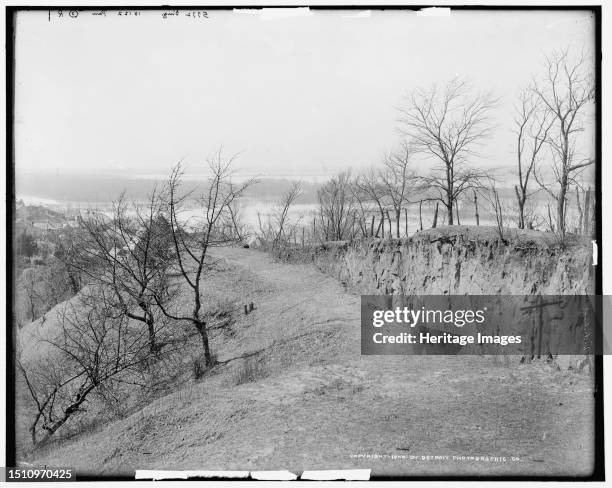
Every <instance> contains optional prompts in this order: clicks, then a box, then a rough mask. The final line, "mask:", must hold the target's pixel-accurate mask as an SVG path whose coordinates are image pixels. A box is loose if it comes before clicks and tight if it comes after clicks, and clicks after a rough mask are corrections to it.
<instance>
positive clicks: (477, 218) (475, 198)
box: [472, 190, 480, 225]
mask: <svg viewBox="0 0 612 488" xmlns="http://www.w3.org/2000/svg"><path fill="white" fill-rule="evenodd" d="M472 191H473V192H474V209H475V212H476V225H480V216H479V215H478V197H477V196H476V190H472Z"/></svg>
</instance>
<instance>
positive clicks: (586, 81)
mask: <svg viewBox="0 0 612 488" xmlns="http://www.w3.org/2000/svg"><path fill="white" fill-rule="evenodd" d="M544 63H545V69H544V76H543V77H542V79H540V80H536V81H534V82H533V85H532V91H533V93H534V94H535V96H536V97H537V98H538V99H539V100H540V101H541V102H542V103H543V104H544V106H545V107H546V108H547V109H548V110H549V111H550V113H551V114H552V115H551V116H552V117H553V119H554V123H553V125H552V127H551V128H550V130H549V131H548V135H547V138H546V143H547V144H548V147H549V148H550V153H551V156H552V165H551V171H552V177H553V179H554V182H555V185H556V188H554V187H553V185H552V184H551V183H550V182H546V181H545V180H544V177H543V175H542V174H541V173H539V172H538V171H536V172H534V176H535V178H536V181H537V182H538V184H539V185H540V187H541V188H542V189H543V190H544V191H546V192H547V193H548V194H549V195H550V196H551V197H552V199H553V201H554V202H555V203H556V207H557V209H556V210H557V215H556V221H557V225H556V229H557V232H559V233H560V234H564V233H565V226H566V208H567V195H568V191H569V188H570V186H571V185H572V184H573V183H574V182H575V178H576V176H577V175H578V174H579V173H580V172H581V171H583V170H584V169H585V168H586V167H587V166H590V165H591V164H593V163H594V162H595V160H594V159H593V158H592V157H591V156H590V155H587V156H586V157H585V156H582V155H581V151H580V149H579V147H578V145H577V142H578V136H579V134H580V133H583V132H584V131H585V130H586V122H585V112H586V110H587V107H588V105H589V104H590V103H591V102H592V101H593V100H594V95H595V87H594V78H593V66H592V64H591V63H592V61H591V60H590V59H589V58H588V57H587V56H586V55H585V54H584V53H583V54H581V55H580V56H579V57H578V58H577V59H572V58H571V57H570V56H569V53H568V51H555V52H553V53H552V54H551V55H549V56H547V57H546V58H545V62H544Z"/></svg>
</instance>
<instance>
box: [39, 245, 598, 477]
mask: <svg viewBox="0 0 612 488" xmlns="http://www.w3.org/2000/svg"><path fill="white" fill-rule="evenodd" d="M215 256H216V257H218V258H219V259H222V260H225V261H226V262H227V263H228V264H229V265H231V266H232V267H236V268H237V269H239V270H240V272H239V275H238V276H239V278H238V279H237V280H235V281H232V280H230V279H229V278H228V282H227V287H228V288H227V290H228V293H230V291H231V292H232V293H234V294H237V295H239V296H240V297H242V298H243V300H244V303H248V302H250V301H252V302H254V304H255V311H254V312H253V313H251V314H249V315H246V316H241V317H239V320H238V322H237V323H236V326H235V330H236V334H235V337H233V339H232V340H231V341H227V342H225V343H223V344H218V345H217V346H216V347H217V354H218V359H219V360H220V361H222V362H223V361H228V360H230V359H232V358H236V357H240V356H243V355H245V354H250V353H252V352H254V351H261V352H260V353H259V354H257V355H255V356H253V357H254V358H255V359H256V360H257V365H258V366H260V367H261V368H262V370H261V371H262V374H261V375H260V376H261V377H260V378H257V379H256V380H255V381H249V382H246V383H244V384H240V385H238V386H236V384H235V383H236V382H235V381H232V378H235V375H236V374H237V371H239V368H240V365H241V364H243V360H241V359H240V360H235V361H229V362H228V363H227V364H225V365H224V366H220V367H219V369H218V370H217V371H216V372H215V373H214V374H213V375H211V376H210V377H208V378H206V379H205V380H203V381H200V382H195V383H191V384H190V385H188V386H186V387H184V388H181V389H180V390H179V391H177V392H175V393H173V394H171V395H168V396H166V397H164V398H161V399H159V400H157V401H155V402H153V403H151V404H150V405H149V406H147V407H146V408H145V409H143V410H142V411H139V412H137V413H135V414H133V415H131V416H130V417H128V418H125V419H122V420H119V421H116V422H114V423H112V424H110V425H108V426H106V427H105V428H103V429H102V430H100V431H99V432H96V433H94V434H91V435H89V436H87V437H85V436H83V437H81V438H80V439H78V440H76V441H74V442H72V443H70V444H66V445H64V446H62V447H61V448H59V449H57V450H55V451H54V452H53V454H49V455H47V456H45V457H44V458H41V459H37V460H36V461H35V464H40V463H45V464H47V465H64V466H68V465H70V466H74V467H77V468H80V469H84V470H86V471H89V472H96V473H117V472H126V473H130V472H131V471H132V470H134V469H223V470H227V469H241V470H249V469H250V470H277V469H289V470H291V471H293V472H297V473H299V472H301V471H303V470H305V469H348V468H357V467H360V468H372V470H373V473H374V474H375V475H386V476H401V475H403V476H415V475H442V474H445V475H462V474H463V475H468V474H476V475H502V474H505V475H529V474H533V475H570V476H580V475H587V474H589V472H590V471H591V469H592V462H593V445H592V440H593V434H592V428H593V427H592V426H593V394H592V387H591V380H590V378H589V377H588V376H587V375H578V374H574V373H563V372H559V371H553V370H552V368H550V367H548V366H547V365H543V364H537V365H536V364H533V365H521V366H512V367H507V366H503V365H501V364H498V363H499V361H497V362H496V361H494V360H493V359H491V358H484V357H471V356H462V357H451V356H435V357H434V356H428V357H426V356H403V357H397V356H361V355H360V347H359V331H360V329H359V313H360V310H359V297H358V296H356V295H354V294H351V293H350V292H349V291H347V290H345V288H344V287H343V286H342V284H341V283H339V282H338V281H337V280H335V279H333V278H330V277H327V276H324V275H323V274H321V273H320V272H318V271H317V270H315V269H313V268H312V267H310V266H306V265H288V264H283V263H276V262H273V261H272V260H271V259H270V258H269V257H268V256H266V255H264V254H262V253H260V252H257V251H254V250H249V249H237V248H231V249H230V248H228V249H218V250H215ZM255 359H254V360H255ZM498 359H499V358H498ZM475 457H478V459H476V458H475ZM481 458H482V459H481Z"/></svg>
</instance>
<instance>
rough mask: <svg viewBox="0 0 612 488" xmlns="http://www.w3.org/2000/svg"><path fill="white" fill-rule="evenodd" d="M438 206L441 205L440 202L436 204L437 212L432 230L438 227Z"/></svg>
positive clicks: (435, 212)
mask: <svg viewBox="0 0 612 488" xmlns="http://www.w3.org/2000/svg"><path fill="white" fill-rule="evenodd" d="M438 205H439V202H436V210H435V211H434V218H433V224H432V226H431V228H432V229H435V228H436V226H437V225H438Z"/></svg>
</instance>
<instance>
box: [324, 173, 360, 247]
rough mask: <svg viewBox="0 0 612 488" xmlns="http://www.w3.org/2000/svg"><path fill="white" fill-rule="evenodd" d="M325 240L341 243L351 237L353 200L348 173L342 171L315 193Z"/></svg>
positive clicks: (353, 212)
mask: <svg viewBox="0 0 612 488" xmlns="http://www.w3.org/2000/svg"><path fill="white" fill-rule="evenodd" d="M317 196H318V200H319V217H320V219H321V224H322V226H323V229H324V233H325V239H331V240H337V241H341V240H344V239H347V238H348V237H349V236H351V235H353V228H352V226H353V225H354V223H355V221H354V216H355V206H356V202H355V198H354V193H353V189H352V178H351V174H350V171H343V172H341V173H339V174H338V175H336V176H335V177H333V178H332V179H331V180H329V181H328V182H327V183H326V184H325V185H324V186H323V187H322V188H320V189H319V190H318V192H317Z"/></svg>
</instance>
